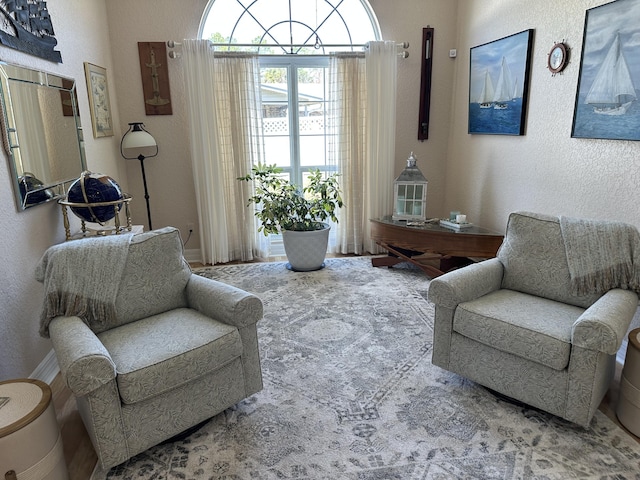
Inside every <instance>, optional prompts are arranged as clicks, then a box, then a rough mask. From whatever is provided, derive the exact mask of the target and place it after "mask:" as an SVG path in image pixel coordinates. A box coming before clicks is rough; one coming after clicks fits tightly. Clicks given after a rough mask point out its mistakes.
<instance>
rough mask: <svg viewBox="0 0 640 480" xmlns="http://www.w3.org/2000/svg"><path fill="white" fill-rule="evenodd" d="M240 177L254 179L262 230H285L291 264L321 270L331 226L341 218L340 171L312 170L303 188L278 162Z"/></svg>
mask: <svg viewBox="0 0 640 480" xmlns="http://www.w3.org/2000/svg"><path fill="white" fill-rule="evenodd" d="M238 180H243V181H253V182H254V193H253V195H252V196H251V197H250V198H249V205H251V204H255V205H256V213H255V215H256V217H258V219H260V222H261V225H260V227H259V230H260V231H261V232H262V233H264V234H265V235H269V234H270V233H282V241H283V243H284V250H285V253H286V255H287V260H288V261H289V267H290V268H291V269H292V270H296V271H310V270H318V269H320V268H322V266H323V265H324V259H325V256H326V253H327V243H328V241H329V230H330V226H329V225H328V224H327V223H325V220H327V219H329V218H330V219H331V220H333V221H334V222H337V221H338V218H337V216H336V213H337V210H338V209H339V208H340V207H342V206H343V202H342V197H341V191H340V185H339V183H338V174H337V173H333V174H331V175H329V176H326V177H325V176H324V174H323V173H322V172H321V171H320V170H319V169H315V170H312V171H311V172H310V173H309V175H308V176H307V177H306V182H305V183H306V185H305V186H304V187H303V188H302V189H301V188H299V187H297V186H296V185H293V184H291V183H290V182H289V181H288V180H287V179H285V178H284V175H283V174H282V169H281V168H279V167H277V166H276V165H265V164H258V165H255V166H254V167H253V168H252V169H251V173H250V174H248V175H246V176H244V177H239V178H238Z"/></svg>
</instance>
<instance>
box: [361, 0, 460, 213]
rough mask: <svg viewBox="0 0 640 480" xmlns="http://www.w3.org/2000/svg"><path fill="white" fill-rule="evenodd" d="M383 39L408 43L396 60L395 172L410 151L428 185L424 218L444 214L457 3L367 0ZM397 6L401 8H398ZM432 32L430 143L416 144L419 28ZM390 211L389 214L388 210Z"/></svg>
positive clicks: (420, 48) (420, 49)
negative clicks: (405, 53) (406, 54)
mask: <svg viewBox="0 0 640 480" xmlns="http://www.w3.org/2000/svg"><path fill="white" fill-rule="evenodd" d="M370 3H371V6H372V7H373V9H374V11H375V12H376V15H377V17H378V21H379V22H380V28H381V30H382V35H383V37H384V38H385V40H395V41H397V42H405V41H406V42H409V44H410V47H409V50H408V51H409V58H407V59H404V60H399V61H398V99H397V102H398V103H397V114H396V118H397V126H396V156H395V174H396V175H399V174H400V172H402V170H403V169H404V168H405V167H406V166H407V158H408V157H409V154H410V153H411V152H412V151H413V152H414V154H415V156H416V157H417V159H418V163H417V165H418V168H420V170H421V171H422V173H423V174H424V176H425V177H426V178H427V180H428V181H429V184H428V188H427V215H428V216H430V217H434V216H439V215H441V212H442V211H443V201H444V192H445V183H444V179H445V173H446V167H447V161H446V159H447V147H448V138H449V131H450V122H451V95H452V89H453V85H452V82H451V79H452V78H453V73H454V69H455V66H456V62H458V60H455V59H451V58H449V50H450V49H452V48H456V15H457V4H458V2H457V1H451V0H403V1H402V2H390V1H388V0H372V1H371V2H370ZM400 6H401V8H400ZM427 26H431V27H433V29H434V41H433V48H434V51H433V76H432V86H431V110H430V126H429V139H428V140H426V141H424V142H421V141H420V140H418V110H419V100H420V70H421V67H422V63H421V57H422V29H423V28H424V27H427ZM389 213H391V212H389Z"/></svg>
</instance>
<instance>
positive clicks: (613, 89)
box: [571, 0, 640, 140]
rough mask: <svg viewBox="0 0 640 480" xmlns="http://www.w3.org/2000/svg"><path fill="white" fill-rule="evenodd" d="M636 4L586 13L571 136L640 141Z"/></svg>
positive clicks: (639, 10)
mask: <svg viewBox="0 0 640 480" xmlns="http://www.w3.org/2000/svg"><path fill="white" fill-rule="evenodd" d="M639 36H640V0H617V1H615V2H611V3H607V4H605V5H601V6H599V7H595V8H591V9H589V10H587V14H586V17H585V24H584V37H583V44H582V58H581V59H580V75H579V77H578V88H577V91H576V101H575V107H574V114H573V129H572V132H571V136H572V137H574V138H604V139H609V140H640V105H638V101H637V100H638V92H637V90H636V88H638V87H640V51H639V50H638V37H639Z"/></svg>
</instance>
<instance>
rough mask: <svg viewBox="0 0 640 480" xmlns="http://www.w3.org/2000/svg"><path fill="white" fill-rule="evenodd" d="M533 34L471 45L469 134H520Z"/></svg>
mask: <svg viewBox="0 0 640 480" xmlns="http://www.w3.org/2000/svg"><path fill="white" fill-rule="evenodd" d="M533 33H534V30H533V29H529V30H525V31H523V32H520V33H515V34H513V35H510V36H508V37H504V38H501V39H499V40H494V41H493V42H489V43H485V44H484V45H479V46H477V47H473V48H471V56H470V69H469V133H471V134H490V135H524V132H525V119H526V116H527V98H528V92H529V76H530V70H531V51H532V48H533Z"/></svg>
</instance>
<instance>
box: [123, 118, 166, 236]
mask: <svg viewBox="0 0 640 480" xmlns="http://www.w3.org/2000/svg"><path fill="white" fill-rule="evenodd" d="M150 148H154V149H155V151H154V150H150ZM125 151H127V152H128V153H129V154H131V152H134V153H135V152H137V151H140V153H139V154H138V155H137V156H133V157H128V156H127V155H125ZM149 151H151V152H153V153H152V154H150V155H144V154H143V153H142V152H149ZM157 154H158V144H157V143H156V139H155V138H153V136H152V135H151V134H150V133H149V132H147V131H146V130H145V129H144V125H143V124H142V122H133V123H130V124H129V130H127V132H126V133H125V134H124V136H123V137H122V141H121V142H120V155H122V156H123V158H125V159H127V160H133V159H136V158H137V159H138V160H140V169H141V170H142V183H143V184H144V199H145V200H146V201H147V219H148V221H149V230H153V226H152V225H151V208H150V207H149V191H148V190H147V176H146V175H145V173H144V159H145V158H150V157H155V156H156V155H157Z"/></svg>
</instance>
